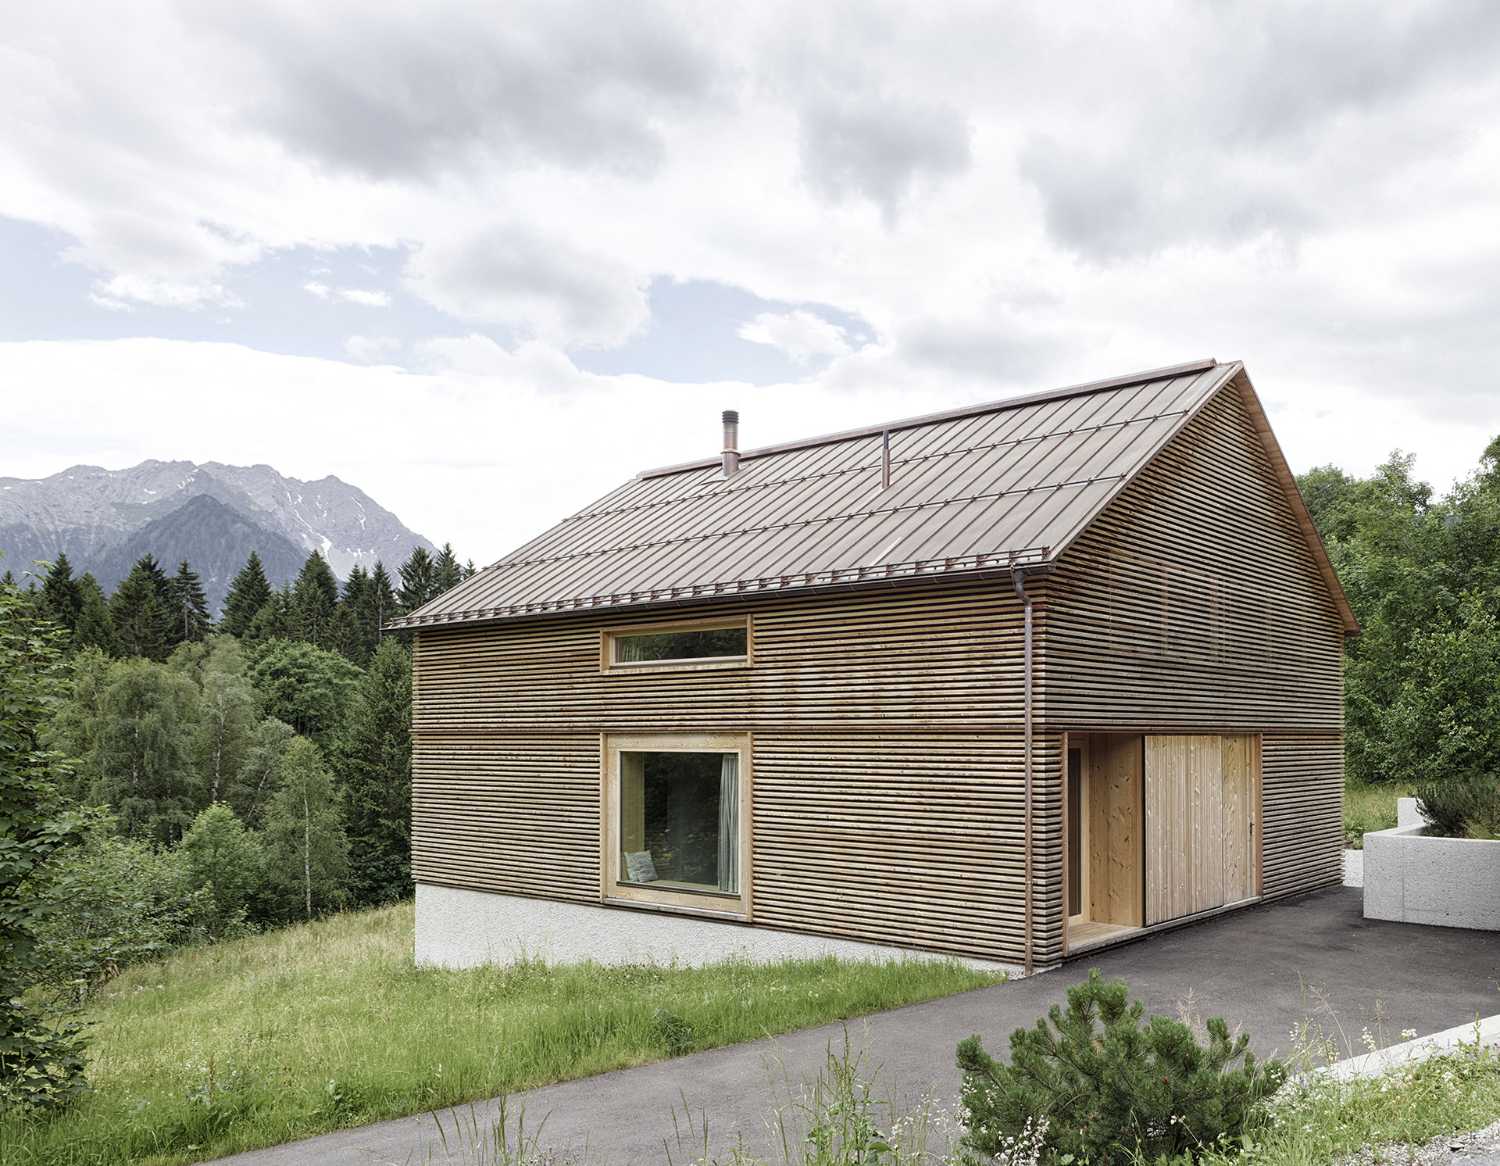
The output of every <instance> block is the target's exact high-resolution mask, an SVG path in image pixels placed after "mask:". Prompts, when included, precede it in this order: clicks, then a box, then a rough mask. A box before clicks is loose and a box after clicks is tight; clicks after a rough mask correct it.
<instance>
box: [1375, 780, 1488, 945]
mask: <svg viewBox="0 0 1500 1166" xmlns="http://www.w3.org/2000/svg"><path fill="white" fill-rule="evenodd" d="M1396 822H1397V824H1396V826H1395V827H1393V828H1392V829H1390V830H1375V831H1372V832H1371V833H1369V834H1366V835H1365V850H1364V882H1365V918H1366V919H1394V920H1397V921H1398V922H1402V923H1426V924H1430V925H1432V926H1436V927H1468V928H1473V929H1475V930H1479V931H1500V842H1491V841H1480V840H1476V839H1472V838H1432V837H1429V836H1428V835H1426V834H1425V833H1423V830H1424V829H1425V823H1423V821H1422V818H1421V816H1420V815H1419V814H1418V813H1417V801H1416V799H1415V798H1400V799H1398V800H1397V803H1396Z"/></svg>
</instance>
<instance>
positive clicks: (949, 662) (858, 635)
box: [413, 580, 1021, 733]
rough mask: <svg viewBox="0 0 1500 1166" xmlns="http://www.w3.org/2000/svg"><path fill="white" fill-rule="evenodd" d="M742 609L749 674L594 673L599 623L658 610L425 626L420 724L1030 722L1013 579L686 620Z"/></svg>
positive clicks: (716, 609)
mask: <svg viewBox="0 0 1500 1166" xmlns="http://www.w3.org/2000/svg"><path fill="white" fill-rule="evenodd" d="M747 610H749V611H751V612H753V616H754V632H753V637H754V639H753V644H754V647H753V651H754V665H753V667H747V668H741V669H725V670H719V671H714V672H712V673H709V672H704V671H644V670H643V671H641V672H634V671H631V672H625V671H623V670H616V671H611V672H608V673H604V672H601V671H600V668H599V636H600V631H601V629H603V628H606V627H608V628H620V627H628V626H630V625H631V624H632V623H640V624H643V625H648V624H650V623H653V622H660V620H661V618H662V616H661V614H660V613H659V612H656V613H641V614H638V615H637V616H636V617H635V619H634V620H632V619H629V618H622V616H621V614H620V613H618V612H615V613H612V614H603V613H601V614H600V615H598V616H592V615H571V616H567V617H563V618H554V619H546V620H537V621H534V622H528V623H516V624H501V625H489V626H484V625H480V626H470V627H460V628H453V629H432V630H427V629H424V630H423V631H422V632H421V633H420V635H419V636H418V637H417V655H418V658H419V667H420V669H421V678H422V679H421V684H420V686H419V687H418V689H417V693H416V699H415V706H414V709H413V729H414V730H415V731H416V732H417V733H422V732H427V731H434V730H441V731H451V730H453V729H455V728H459V727H462V726H476V727H484V728H487V729H488V728H497V727H506V728H510V729H518V728H524V727H531V728H535V727H545V728H548V729H556V728H560V727H564V726H572V727H577V728H580V729H588V730H591V731H595V732H597V731H599V730H601V729H604V728H612V729H621V730H629V729H646V730H649V729H658V728H676V727H700V726H709V727H711V728H713V729H714V730H718V729H720V728H724V727H726V726H728V725H732V726H733V727H735V728H755V727H757V726H769V725H788V724H796V725H811V724H824V725H829V726H832V727H838V726H847V725H849V724H850V723H865V724H869V725H872V726H876V725H878V726H879V727H880V729H881V730H882V731H885V730H888V729H891V728H900V727H902V726H920V725H927V726H951V727H953V728H965V729H968V728H973V727H975V726H985V725H993V724H998V723H1000V722H1005V721H1009V722H1014V723H1019V721H1020V716H1021V668H1020V655H1021V637H1020V611H1019V604H1018V603H1017V601H1016V598H1015V595H1014V593H1013V592H1012V590H1011V586H1010V583H1009V582H1008V581H994V580H990V581H985V582H981V583H977V584H969V585H954V584H953V583H951V582H949V583H947V584H946V585H944V584H943V583H936V582H933V581H927V582H925V583H924V584H921V585H912V586H909V587H903V588H892V589H891V590H888V591H887V590H881V589H876V590H874V591H862V592H858V593H849V594H845V595H841V596H835V597H829V598H824V599H810V598H806V597H804V598H802V599H801V600H800V601H791V602H789V601H785V600H782V601H774V600H761V601H758V602H754V603H746V602H744V601H740V602H739V603H735V604H725V605H723V606H719V605H712V606H705V607H703V608H701V609H698V610H696V611H694V612H693V613H692V615H693V616H694V617H698V616H701V617H702V618H704V619H713V618H716V617H723V616H725V615H743V614H744V613H745V612H746V611H747Z"/></svg>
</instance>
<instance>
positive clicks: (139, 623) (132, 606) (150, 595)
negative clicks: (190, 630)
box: [109, 555, 172, 660]
mask: <svg viewBox="0 0 1500 1166" xmlns="http://www.w3.org/2000/svg"><path fill="white" fill-rule="evenodd" d="M171 607H172V598H171V594H170V589H169V587H168V584H167V577H166V575H164V574H163V573H162V569H161V567H160V566H158V565H157V562H156V560H155V559H154V558H152V557H151V556H150V555H145V556H143V557H142V558H141V559H140V561H139V562H137V563H136V565H135V566H134V567H132V568H131V569H130V574H129V575H127V576H126V577H125V581H124V582H123V583H121V584H120V586H119V587H117V588H116V589H115V593H114V594H113V595H112V596H110V600H109V617H110V622H111V623H112V624H113V625H114V630H115V640H116V643H117V645H118V647H119V650H120V652H121V654H123V655H126V656H144V657H145V658H146V659H148V660H165V659H166V658H167V652H168V651H169V649H170V645H171V643H172V610H171Z"/></svg>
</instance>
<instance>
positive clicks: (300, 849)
mask: <svg viewBox="0 0 1500 1166" xmlns="http://www.w3.org/2000/svg"><path fill="white" fill-rule="evenodd" d="M278 780H279V784H278V786H277V789H276V793H275V795H274V796H273V797H272V798H271V802H270V805H268V806H267V807H266V825H265V830H264V832H263V836H264V839H265V846H266V854H267V858H268V859H269V863H268V870H269V873H270V880H271V882H272V883H273V885H275V886H277V887H278V889H279V890H280V892H281V899H282V902H283V904H284V910H285V911H286V913H287V915H288V916H296V915H302V916H303V917H305V918H308V919H311V918H312V917H313V916H314V915H315V914H318V913H321V912H323V911H327V910H329V909H331V908H334V907H337V906H339V905H341V904H342V903H343V902H344V899H345V884H346V881H347V880H348V877H349V842H348V839H347V838H346V837H345V835H344V822H343V811H342V807H341V806H340V805H339V798H338V791H337V790H336V789H335V788H334V784H333V779H332V777H331V776H330V775H329V772H328V766H327V765H325V764H324V762H323V753H322V750H320V749H319V748H318V747H317V746H316V745H314V744H313V743H312V742H311V741H309V740H308V739H307V738H306V737H297V738H295V739H294V740H293V741H292V743H291V745H289V746H288V748H287V751H286V755H285V757H283V758H282V763H281V768H280V772H279V774H278Z"/></svg>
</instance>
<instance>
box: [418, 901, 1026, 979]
mask: <svg viewBox="0 0 1500 1166" xmlns="http://www.w3.org/2000/svg"><path fill="white" fill-rule="evenodd" d="M416 946H417V951H416V957H417V963H418V964H426V965H429V966H437V967H444V968H472V967H476V966H478V965H480V964H487V963H497V964H506V963H514V962H516V961H517V960H520V959H527V958H534V959H544V960H547V961H549V962H551V963H562V964H570V963H583V962H585V961H590V960H591V961H593V962H594V963H600V964H661V965H667V964H676V965H678V966H680V967H700V966H702V965H703V964H711V963H719V962H721V961H723V960H730V959H745V960H751V961H753V962H755V963H771V962H774V961H776V960H788V959H816V958H818V957H821V956H837V957H838V958H840V959H849V960H895V959H912V958H916V959H946V958H949V957H946V956H939V955H934V954H931V953H927V952H914V951H910V950H907V949H905V948H898V947H885V946H882V945H880V944H875V943H858V942H856V941H854V940H849V939H835V938H833V937H831V936H821V935H803V934H801V933H800V932H795V931H776V930H773V929H771V928H767V927H745V926H742V925H739V924H735V923H721V922H719V921H717V920H713V919H693V918H690V917H688V916H683V915H666V914H661V913H659V912H655V911H632V910H617V909H615V908H611V907H594V906H589V905H588V904H584V903H559V902H555V901H552V900H550V899H528V898H523V897H521V896H519V895H496V894H490V893H488V892H485V891H466V890H457V889H455V888H452V887H435V886H430V885H426V884H423V883H418V884H417V944H416ZM959 962H960V963H963V964H966V965H968V966H969V967H975V968H984V969H987V970H991V971H1004V972H1009V973H1010V974H1011V975H1013V976H1019V975H1020V974H1021V969H1020V968H1017V967H1014V966H1012V965H1009V964H1002V963H996V962H994V961H990V960H976V959H961V960H960V961H959Z"/></svg>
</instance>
